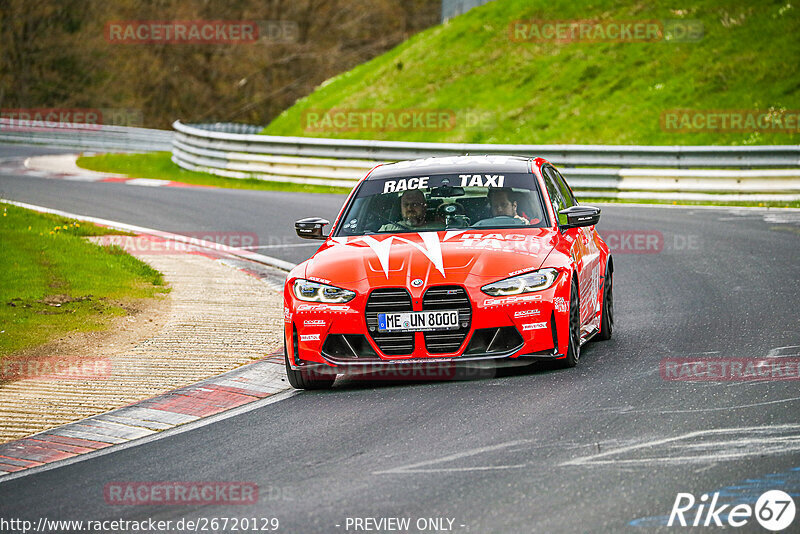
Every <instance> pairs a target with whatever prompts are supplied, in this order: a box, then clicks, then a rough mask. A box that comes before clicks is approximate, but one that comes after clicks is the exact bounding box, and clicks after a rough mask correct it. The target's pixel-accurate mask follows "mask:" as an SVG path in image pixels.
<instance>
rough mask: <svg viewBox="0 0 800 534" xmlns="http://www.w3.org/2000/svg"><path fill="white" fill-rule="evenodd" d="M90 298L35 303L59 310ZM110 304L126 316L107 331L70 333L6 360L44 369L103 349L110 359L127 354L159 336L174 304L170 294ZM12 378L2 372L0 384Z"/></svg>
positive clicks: (91, 357) (53, 298)
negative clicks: (53, 362)
mask: <svg viewBox="0 0 800 534" xmlns="http://www.w3.org/2000/svg"><path fill="white" fill-rule="evenodd" d="M91 298H92V297H91V296H85V297H79V298H71V297H70V296H69V295H49V296H47V297H45V298H44V299H42V300H39V301H36V302H38V303H41V304H46V305H48V306H52V307H55V308H58V307H60V306H61V305H62V304H67V303H69V302H75V301H80V300H91ZM15 300H16V299H15ZM113 304H115V305H117V306H120V307H121V308H123V309H124V310H125V311H126V312H127V315H124V316H120V317H113V318H110V319H109V323H108V328H107V329H106V330H103V331H99V332H70V333H67V334H64V335H62V336H61V337H59V338H57V339H54V340H53V341H50V342H48V343H45V344H44V345H39V346H36V347H31V348H29V349H24V350H20V351H17V352H15V353H13V354H10V355H8V356H6V357H5V359H7V360H9V361H13V362H17V363H18V362H25V364H26V365H27V364H36V363H39V364H41V365H40V366H36V365H32V366H29V368H42V369H46V368H48V360H53V361H56V360H57V361H59V362H72V363H74V364H80V363H81V362H83V361H86V362H91V361H94V360H95V359H97V358H98V357H99V354H98V350H99V349H101V350H102V356H103V357H113V355H114V354H118V353H122V352H125V351H128V350H130V349H132V348H134V347H135V346H137V345H138V344H140V343H141V342H143V341H145V340H147V339H149V338H151V337H153V336H154V335H155V334H156V333H158V332H159V331H160V330H161V329H162V328H163V327H164V325H165V324H166V322H167V319H168V318H169V313H170V310H171V308H172V304H173V303H172V299H171V298H170V296H169V293H165V294H164V295H163V296H160V297H157V298H152V299H135V300H130V301H125V302H113ZM16 305H18V306H19V305H23V306H24V305H25V304H21V303H17V304H16ZM53 313H58V312H53ZM25 375H26V373H24V372H23V373H22V376H19V378H29V376H25ZM14 376H15V375H14V373H4V374H3V376H2V377H0V384H7V383H10V382H13V381H14V380H13V378H14ZM9 377H10V378H11V379H9Z"/></svg>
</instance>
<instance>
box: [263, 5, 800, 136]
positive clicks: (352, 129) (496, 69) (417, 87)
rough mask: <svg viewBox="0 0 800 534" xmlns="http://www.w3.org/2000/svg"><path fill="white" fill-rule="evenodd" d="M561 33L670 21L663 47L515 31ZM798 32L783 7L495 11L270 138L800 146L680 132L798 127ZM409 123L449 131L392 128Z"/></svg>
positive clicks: (420, 38) (329, 86) (417, 46)
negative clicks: (762, 116) (786, 118)
mask: <svg viewBox="0 0 800 534" xmlns="http://www.w3.org/2000/svg"><path fill="white" fill-rule="evenodd" d="M559 21H560V22H561V23H569V22H578V21H583V22H586V21H595V23H596V24H597V27H598V28H603V27H606V28H611V27H613V26H614V25H615V24H617V23H625V22H628V23H630V22H633V21H638V22H639V23H643V22H645V21H649V22H652V21H659V22H658V24H660V25H661V28H662V30H661V35H660V38H657V39H655V40H654V41H652V42H642V41H639V42H636V41H635V40H634V41H628V40H626V39H614V38H613V36H612V34H611V33H609V34H608V35H607V37H608V38H603V37H602V36H603V35H604V34H602V33H601V34H600V35H601V37H600V38H599V39H596V40H595V39H580V38H579V39H558V38H541V39H539V38H532V39H528V38H526V37H525V36H526V35H527V36H530V35H531V34H529V33H527V32H526V31H523V32H522V37H520V35H519V33H518V32H517V30H518V29H519V28H528V29H529V30H531V29H534V28H536V29H540V30H543V31H544V32H545V33H544V34H543V35H546V30H544V28H546V27H547V26H550V29H552V27H553V24H554V23H556V22H559ZM690 27H691V28H695V29H697V30H699V31H698V32H696V33H695V34H694V35H693V36H692V37H689V36H688V35H685V32H686V31H687V29H688V28H690ZM681 29H682V30H681ZM512 31H513V33H511V32H512ZM799 32H800V16H798V6H797V5H796V4H794V5H793V4H792V3H789V2H786V1H783V0H770V1H765V2H759V3H758V4H757V5H756V4H755V3H753V2H752V1H746V0H729V1H726V2H720V1H719V0H685V1H683V2H681V3H680V6H678V5H677V4H676V3H675V2H672V1H669V0H651V1H648V2H638V1H634V0H615V1H609V2H590V1H587V0H577V1H576V0H495V1H493V2H488V3H486V4H485V5H482V6H479V7H476V8H474V9H472V10H470V11H469V12H467V13H466V14H464V15H461V16H458V17H455V18H453V19H451V20H450V21H449V22H447V23H445V24H443V25H439V26H435V27H433V28H429V29H428V30H426V31H423V32H420V33H418V34H416V35H414V36H413V37H411V38H410V39H409V40H408V41H405V42H404V43H402V44H400V45H399V46H397V47H396V48H394V49H392V50H390V51H388V52H386V53H385V54H382V55H381V56H378V57H376V58H374V59H373V60H371V61H368V62H366V63H363V64H361V65H358V66H356V67H355V68H353V69H352V70H350V71H348V72H345V73H342V74H339V75H338V76H336V77H334V78H332V79H330V80H328V81H326V82H324V83H322V84H321V85H320V86H319V87H318V88H317V89H316V90H315V91H314V92H313V93H311V94H310V95H309V96H307V97H305V98H302V99H300V100H298V101H297V102H296V103H295V105H293V106H292V107H291V108H289V109H287V110H285V111H284V112H283V113H282V114H281V115H280V116H279V117H277V118H276V119H275V120H274V121H273V122H272V123H271V124H270V125H269V126H267V128H266V129H265V130H264V132H263V133H265V134H269V135H287V136H297V135H301V136H309V137H336V138H355V139H364V138H368V139H385V140H393V141H436V142H473V143H531V144H561V143H564V144H606V145H608V144H610V145H618V144H619V145H762V144H763V145H769V144H797V142H798V140H800V132H798V129H797V128H796V122H794V124H795V126H791V127H787V128H775V129H776V130H778V131H773V129H772V127H771V126H770V123H768V122H767V123H763V125H759V126H753V127H750V126H747V127H744V128H742V129H741V130H743V131H740V130H737V129H734V128H726V126H724V125H723V123H722V122H721V120H717V121H716V122H712V121H709V122H708V123H706V122H705V120H703V122H701V123H697V122H693V123H692V124H690V125H689V126H685V125H684V123H683V121H682V120H681V126H680V127H677V126H678V124H677V119H676V121H675V124H671V121H670V119H669V117H672V116H677V115H678V114H676V113H674V112H675V111H677V110H692V111H697V112H700V117H701V119H704V118H705V115H704V113H705V112H708V113H709V116H711V115H713V114H714V113H715V112H716V111H718V110H750V111H757V112H759V113H760V112H762V111H763V112H765V113H766V112H769V114H771V115H773V116H779V115H780V114H781V112H782V111H788V112H789V114H790V115H793V114H795V113H796V112H795V111H792V110H797V109H799V108H800V69H798V68H797V58H798V57H800V39H798V38H797V35H798V33H799ZM693 33H694V32H693ZM682 34H683V35H682ZM551 35H552V34H551ZM617 35H619V34H617ZM686 37H689V38H686ZM400 110H428V111H431V112H434V116H436V115H435V113H437V112H439V113H443V114H444V116H445V117H449V118H450V119H451V120H450V121H445V122H444V123H443V124H442V123H440V122H438V121H431V123H430V124H429V123H427V122H424V123H421V124H416V123H412V124H411V126H410V127H403V126H402V124H400V123H398V124H397V125H392V126H390V123H389V119H390V118H392V117H393V115H392V113H393V112H397V111H400ZM333 119H336V120H335V121H334V120H333ZM350 119H352V120H350ZM743 124H744V123H743ZM706 125H707V127H706Z"/></svg>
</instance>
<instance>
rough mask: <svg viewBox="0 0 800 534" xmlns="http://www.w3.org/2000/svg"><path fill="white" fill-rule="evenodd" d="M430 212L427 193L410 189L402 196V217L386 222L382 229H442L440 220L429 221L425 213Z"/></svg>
mask: <svg viewBox="0 0 800 534" xmlns="http://www.w3.org/2000/svg"><path fill="white" fill-rule="evenodd" d="M427 212H428V203H427V202H426V201H425V194H424V193H423V192H422V191H420V190H419V189H409V190H408V191H405V192H404V193H403V195H402V196H401V197H400V214H401V215H402V217H403V218H402V219H401V220H400V221H398V222H396V223H390V224H384V225H383V226H381V228H380V231H381V232H386V231H392V230H408V229H420V230H442V229H444V225H443V224H442V223H440V222H432V223H428V222H427V221H426V220H425V215H426V213H427Z"/></svg>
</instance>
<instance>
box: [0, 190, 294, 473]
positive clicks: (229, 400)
mask: <svg viewBox="0 0 800 534" xmlns="http://www.w3.org/2000/svg"><path fill="white" fill-rule="evenodd" d="M0 203H7V204H13V205H15V206H19V207H22V208H27V209H31V210H35V211H39V212H43V213H51V214H55V215H61V216H64V217H69V218H72V219H77V220H81V221H86V222H91V223H94V224H98V225H102V226H106V227H109V228H115V229H119V230H125V231H129V232H134V233H136V234H138V235H143V236H148V237H155V238H159V239H164V240H166V241H177V242H180V243H184V244H189V245H192V246H193V248H195V247H196V251H197V252H198V253H201V254H205V255H208V256H211V257H212V258H215V259H223V261H224V258H226V257H227V258H239V259H246V260H249V261H253V262H257V263H261V264H264V265H269V266H272V267H278V268H280V269H283V270H289V269H291V268H293V267H294V264H292V263H289V262H285V261H283V260H279V259H277V258H271V257H269V256H264V255H262V254H257V253H255V252H251V251H249V250H244V249H238V248H236V247H230V246H227V245H221V244H218V243H212V242H209V241H204V240H201V239H196V238H191V237H187V236H181V235H178V234H171V233H168V232H162V231H160V230H153V229H149V228H143V227H138V226H133V225H128V224H124V223H119V222H116V221H108V220H105V219H98V218H96V217H88V216H83V215H77V214H73V213H67V212H63V211H60V210H54V209H50V208H45V207H42V206H35V205H31V204H25V203H22V202H13V201H9V200H4V199H0ZM289 389H290V387H289V384H288V382H287V380H286V372H285V368H284V358H283V352H278V353H274V354H270V355H269V356H267V357H265V358H263V359H261V360H258V361H255V362H252V363H249V364H246V365H244V366H242V367H239V368H238V369H234V370H233V371H229V372H227V373H224V374H221V375H219V376H216V377H213V378H210V379H207V380H204V381H201V382H198V383H196V384H192V385H189V386H184V387H181V388H178V389H175V390H173V391H170V392H168V393H165V394H163V395H159V396H157V397H153V398H150V399H146V400H143V401H140V402H137V403H134V404H132V405H129V406H125V407H123V408H118V409H115V410H112V411H110V412H107V413H104V414H100V415H96V416H92V417H89V418H87V419H84V420H82V421H78V422H75V423H69V424H66V425H62V426H59V427H56V428H54V429H50V430H46V431H44V432H40V433H38V434H34V435H33V436H29V437H27V438H23V439H19V440H16V441H12V442H8V443H4V444H0V481H4V480H9V479H12V478H17V477H18V476H23V475H25V474H28V473H27V471H28V470H35V471H38V470H41V469H45V468H47V467H48V466H49V464H54V463H56V462H59V465H61V464H63V463H64V462H69V461H70V460H73V461H77V460H79V459H82V458H81V457H83V456H84V455H89V454H91V453H95V454H99V453H101V451H104V450H105V449H106V448H109V447H112V446H114V447H113V448H114V450H117V449H118V448H120V447H124V446H125V445H127V444H130V446H134V445H137V444H139V443H144V442H146V441H148V439H157V438H158V437H160V435H161V433H163V432H165V431H169V430H172V429H176V428H177V427H181V428H182V429H185V430H191V429H192V428H194V427H195V426H196V425H203V424H210V423H212V422H214V421H215V420H217V418H222V417H229V416H232V415H236V413H238V411H237V410H236V409H237V408H243V407H244V408H247V407H252V409H256V408H258V407H260V406H261V405H262V404H264V401H266V400H274V401H278V400H282V398H288V396H291V395H292V394H295V393H296V392H295V391H294V390H291V391H288V392H287V391H286V390H289ZM282 392H286V393H284V394H283V395H278V394H280V393H282ZM273 396H275V398H274V399H272V397H273ZM214 416H217V418H215V417H214ZM53 467H55V466H53ZM30 472H33V471H30Z"/></svg>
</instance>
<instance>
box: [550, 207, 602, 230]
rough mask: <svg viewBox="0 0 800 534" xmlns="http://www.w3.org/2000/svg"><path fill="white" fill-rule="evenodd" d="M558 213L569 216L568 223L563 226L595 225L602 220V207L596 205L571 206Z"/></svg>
mask: <svg viewBox="0 0 800 534" xmlns="http://www.w3.org/2000/svg"><path fill="white" fill-rule="evenodd" d="M558 213H559V214H560V215H566V216H567V224H566V225H561V227H562V228H578V227H580V226H594V225H595V224H597V223H598V222H599V221H600V208H595V207H594V206H571V207H569V208H566V209H563V210H561V211H559V212H558Z"/></svg>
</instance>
